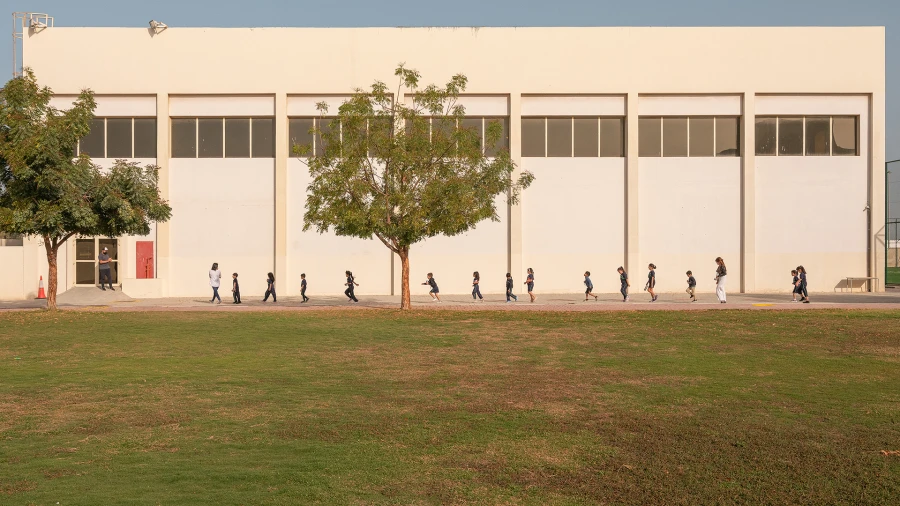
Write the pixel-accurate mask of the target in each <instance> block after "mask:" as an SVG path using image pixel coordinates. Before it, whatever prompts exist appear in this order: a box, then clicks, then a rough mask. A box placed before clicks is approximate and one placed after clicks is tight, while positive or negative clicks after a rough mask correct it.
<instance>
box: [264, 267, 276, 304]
mask: <svg viewBox="0 0 900 506" xmlns="http://www.w3.org/2000/svg"><path fill="white" fill-rule="evenodd" d="M269 295H271V296H272V302H278V297H277V296H276V295H275V275H274V274H272V273H271V272H270V273H269V278H268V279H267V280H266V296H265V297H263V302H265V301H267V300H269Z"/></svg>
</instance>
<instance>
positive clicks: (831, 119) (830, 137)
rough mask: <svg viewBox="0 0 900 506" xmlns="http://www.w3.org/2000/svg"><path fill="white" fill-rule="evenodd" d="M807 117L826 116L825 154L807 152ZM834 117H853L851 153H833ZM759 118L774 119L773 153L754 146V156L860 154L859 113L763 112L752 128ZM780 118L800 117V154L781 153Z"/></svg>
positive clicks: (757, 118)
mask: <svg viewBox="0 0 900 506" xmlns="http://www.w3.org/2000/svg"><path fill="white" fill-rule="evenodd" d="M809 118H828V153H827V154H821V155H817V154H808V153H807V146H806V135H807V129H806V123H807V120H808V119H809ZM834 118H848V119H853V122H854V130H855V131H854V136H855V148H856V149H855V152H854V153H853V154H835V152H834V144H835V142H834ZM759 119H774V120H775V154H774V155H770V154H765V153H762V154H761V153H758V152H756V147H755V146H754V155H755V156H789V157H795V156H802V157H807V156H808V157H812V158H821V157H825V156H828V157H832V156H861V151H862V150H861V149H860V141H861V137H862V135H861V128H860V124H861V122H860V115H859V114H824V113H822V114H785V115H778V114H764V115H759V116H755V117H754V121H753V123H754V128H756V121H757V120H759ZM781 119H800V120H801V123H802V125H803V133H802V141H803V145H802V150H801V152H800V154H797V155H783V154H781V149H780V147H781Z"/></svg>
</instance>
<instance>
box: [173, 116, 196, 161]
mask: <svg viewBox="0 0 900 506" xmlns="http://www.w3.org/2000/svg"><path fill="white" fill-rule="evenodd" d="M196 157H197V120H196V119H195V118H173V119H172V158H196Z"/></svg>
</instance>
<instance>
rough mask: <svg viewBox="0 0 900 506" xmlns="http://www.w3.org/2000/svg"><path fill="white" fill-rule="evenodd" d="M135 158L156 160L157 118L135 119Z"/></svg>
mask: <svg viewBox="0 0 900 506" xmlns="http://www.w3.org/2000/svg"><path fill="white" fill-rule="evenodd" d="M134 157H135V158H156V118H134Z"/></svg>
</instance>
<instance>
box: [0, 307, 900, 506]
mask: <svg viewBox="0 0 900 506" xmlns="http://www.w3.org/2000/svg"><path fill="white" fill-rule="evenodd" d="M898 317H900V315H898V314H897V313H896V312H893V313H892V312H877V311H839V310H834V311H831V310H817V311H690V312H615V313H599V312H598V313H523V312H486V311H485V312H478V313H466V312H452V311H447V312H444V311H441V312H429V311H422V312H414V313H411V314H401V313H399V312H396V311H392V310H391V311H388V310H371V311H321V312H303V313H297V312H292V313H246V314H239V313H196V312H194V313H172V314H162V313H86V312H63V313H59V314H50V313H5V314H0V503H2V504H49V505H53V504H57V502H58V503H59V504H60V505H73V504H84V505H99V504H165V505H170V504H217V505H218V504H315V503H324V504H371V503H378V504H385V503H387V504H411V503H412V504H447V503H457V504H459V503H479V504H496V503H504V504H591V503H600V504H713V503H716V504H896V503H897V499H898V497H900V456H896V455H893V454H890V453H888V454H885V453H883V452H882V450H885V451H895V450H900V325H898V321H900V318H898Z"/></svg>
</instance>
